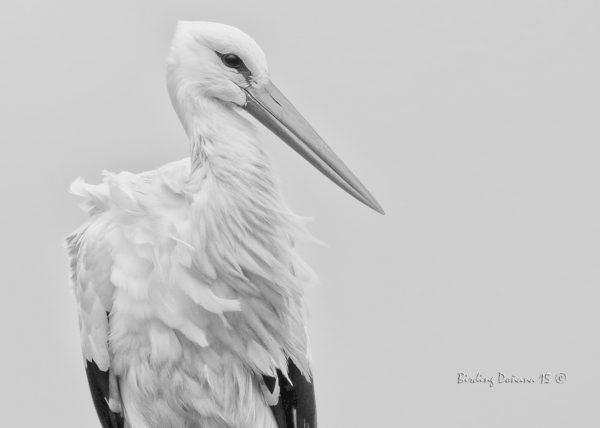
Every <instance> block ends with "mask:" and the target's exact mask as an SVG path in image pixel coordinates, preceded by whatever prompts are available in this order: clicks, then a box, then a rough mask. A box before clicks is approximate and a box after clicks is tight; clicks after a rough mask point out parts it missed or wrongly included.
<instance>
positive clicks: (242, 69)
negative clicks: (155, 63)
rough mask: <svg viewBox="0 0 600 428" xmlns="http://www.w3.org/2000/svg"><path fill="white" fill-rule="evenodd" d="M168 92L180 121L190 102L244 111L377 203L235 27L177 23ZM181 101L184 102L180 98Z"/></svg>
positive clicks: (351, 191) (258, 51)
mask: <svg viewBox="0 0 600 428" xmlns="http://www.w3.org/2000/svg"><path fill="white" fill-rule="evenodd" d="M167 85H168V89H169V95H170V96H171V99H172V101H173V104H174V105H175V108H176V110H177V113H178V114H179V117H180V118H181V120H182V121H183V122H184V125H185V122H186V112H185V111H182V109H185V108H193V107H194V106H193V105H192V106H190V105H189V104H190V103H191V104H195V103H203V102H204V103H207V102H208V103H211V102H217V103H219V104H221V105H225V106H226V107H228V108H230V109H232V110H235V111H237V110H245V111H246V112H248V113H249V114H250V115H251V116H253V117H254V118H255V119H257V120H258V121H259V122H261V123H262V124H263V125H264V126H265V127H267V128H268V129H270V130H271V131H272V132H273V133H274V134H275V135H277V136H278V137H279V138H281V140H283V141H284V142H285V143H287V144H288V145H289V146H290V147H292V148H293V149H294V150H295V151H296V152H298V153H299V154H300V155H301V156H302V157H304V158H305V159H306V160H308V161H309V162H310V163H311V164H312V165H313V166H315V167H316V168H317V169H318V170H319V171H321V172H322V173H323V174H325V175H326V176H327V177H328V178H330V179H331V180H332V181H333V182H335V183H336V184H337V185H339V186H340V187H341V188H343V189H344V190H345V191H346V192H348V193H349V194H351V195H352V196H354V197H355V198H356V199H358V200H359V201H361V202H363V203H364V204H366V205H367V206H369V207H371V208H373V209H374V210H376V211H378V212H380V213H382V214H383V209H382V208H381V205H379V203H378V202H377V201H376V200H375V198H374V197H373V196H372V195H371V194H370V193H369V191H368V190H367V189H366V188H365V186H363V184H362V183H361V182H360V181H359V180H358V179H357V178H356V177H355V176H354V174H352V172H351V171H350V169H349V168H348V167H347V166H346V165H345V164H344V163H343V162H342V161H341V159H339V157H338V156H337V155H336V154H335V153H334V152H333V151H332V150H331V149H330V148H329V146H328V145H327V144H325V142H324V141H323V139H322V138H321V137H320V136H319V135H318V134H317V133H316V131H315V130H314V129H313V128H312V127H311V126H310V124H309V123H308V122H307V121H306V119H304V118H303V117H302V115H301V114H300V113H299V112H298V111H297V110H296V109H295V108H294V106H293V105H292V103H290V101H288V100H287V98H286V97H285V96H284V95H283V94H282V93H281V92H280V91H279V90H278V89H277V87H276V86H275V85H274V84H273V82H271V80H270V77H269V72H268V68H267V61H266V58H265V55H264V53H263V51H262V49H261V48H260V47H259V46H258V44H257V43H256V42H255V41H254V40H253V39H252V38H251V37H250V36H248V35H247V34H245V33H244V32H242V31H240V30H238V29H237V28H234V27H231V26H228V25H224V24H217V23H213V22H179V23H178V25H177V29H176V31H175V36H174V37H173V41H172V44H171V49H170V52H169V56H168V59H167ZM183 100H185V101H183Z"/></svg>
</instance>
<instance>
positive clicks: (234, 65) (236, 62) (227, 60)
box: [215, 51, 252, 84]
mask: <svg viewBox="0 0 600 428" xmlns="http://www.w3.org/2000/svg"><path fill="white" fill-rule="evenodd" d="M215 53H216V54H217V56H218V57H219V58H221V61H222V62H223V64H224V65H225V66H226V67H229V68H231V69H233V70H237V71H238V72H239V73H240V74H241V75H242V76H244V79H246V82H247V83H248V84H250V82H251V80H252V73H251V72H250V70H248V67H246V64H244V61H243V60H242V59H241V58H240V57H239V56H237V55H236V54H233V53H224V54H222V53H220V52H217V51H215Z"/></svg>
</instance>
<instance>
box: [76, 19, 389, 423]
mask: <svg viewBox="0 0 600 428" xmlns="http://www.w3.org/2000/svg"><path fill="white" fill-rule="evenodd" d="M167 63H168V71H167V82H168V91H169V95H170V97H171V101H172V103H173V106H174V108H175V110H176V112H177V114H178V116H179V119H180V120H181V123H182V124H183V127H184V128H185V131H186V132H187V135H188V137H189V141H190V144H191V156H190V158H186V159H183V160H181V161H177V162H172V163H169V164H167V165H164V166H162V167H160V168H158V169H157V170H154V171H149V172H143V173H141V174H132V173H128V172H121V173H119V174H112V173H104V179H103V181H102V183H100V184H98V185H89V184H86V183H85V182H84V181H83V180H82V179H77V180H76V181H75V182H74V183H73V185H72V186H71V191H72V192H73V193H74V194H76V195H79V196H82V197H84V198H85V201H84V203H83V207H84V210H85V211H86V212H87V215H88V219H87V221H86V222H85V223H84V224H83V225H82V226H81V227H80V228H79V229H78V230H77V231H75V232H74V233H73V234H72V235H71V236H69V237H68V239H67V245H68V252H69V256H70V260H71V267H72V280H73V285H74V291H75V296H76V299H77V304H78V309H79V324H80V329H81V342H82V349H83V356H84V358H85V360H86V372H87V377H88V382H89V386H90V389H91V393H92V397H93V399H94V403H95V407H96V410H97V413H98V416H99V418H100V421H101V423H102V426H103V427H110V428H114V427H132V428H143V427H153V428H154V427H156V428H167V427H190V428H191V427H202V428H217V427H219V428H221V427H228V428H284V427H285V428H308V427H310V428H315V427H316V412H315V400H314V389H313V385H312V379H311V368H310V358H309V346H308V339H307V334H306V323H305V308H304V303H303V292H304V291H303V290H304V288H305V286H306V285H307V283H309V282H311V281H312V280H313V278H314V276H313V275H312V274H311V271H310V269H309V268H308V266H306V264H305V263H303V261H302V260H301V258H300V257H299V255H298V254H297V252H296V250H295V249H294V242H295V240H297V239H301V238H302V237H303V234H304V229H303V225H302V221H301V220H300V219H299V218H298V217H297V216H295V215H294V214H293V213H292V212H290V210H289V209H288V208H287V206H286V205H285V203H284V201H283V199H282V197H281V195H280V192H279V189H278V186H277V183H276V180H275V178H274V176H273V174H272V172H271V166H270V164H269V160H268V158H267V156H266V155H265V153H264V152H263V148H262V145H261V143H260V141H259V139H258V137H257V133H256V131H255V128H254V126H253V124H252V122H251V118H250V117H249V116H248V113H249V115H250V116H253V117H254V118H256V119H257V120H258V121H259V122H261V123H262V124H263V125H265V126H266V127H267V128H268V129H270V130H271V131H272V132H274V133H275V134H276V135H277V136H278V137H279V138H281V140H283V141H284V142H285V143H287V144H289V145H290V146H291V147H292V148H293V149H294V150H296V151H297V152H298V153H299V154H301V155H302V156H303V157H304V158H306V159H307V160H308V161H309V162H311V163H312V164H313V165H314V166H315V167H316V168H317V169H319V170H320V171H321V172H322V173H324V174H325V175H326V176H327V177H329V178H330V179H331V180H333V181H334V182H335V183H337V184H338V185H339V186H340V187H342V188H343V189H344V190H346V191H347V192H348V193H350V194H351V195H352V196H354V197H356V198H357V199H359V200H360V201H362V202H363V203H365V204H366V205H368V206H370V207H371V208H373V209H375V210H377V211H379V212H381V213H383V211H382V209H381V207H380V205H379V204H378V203H377V202H376V201H375V199H374V198H373V197H372V196H371V195H370V194H369V192H368V191H367V190H366V189H365V187H364V186H363V185H362V184H361V183H360V182H359V181H358V180H357V179H356V177H354V176H353V175H352V173H351V172H350V171H349V170H348V168H347V167H346V166H345V165H344V164H343V163H342V161H341V160H340V159H339V158H338V157H337V156H336V155H335V154H334V153H333V152H332V151H331V150H330V149H329V147H328V146H327V145H326V144H325V143H324V142H323V140H322V139H321V138H320V137H319V136H318V135H317V133H316V132H315V131H314V130H313V129H312V128H311V127H310V125H309V124H308V123H307V122H306V120H304V119H303V118H302V116H301V115H300V114H299V113H298V112H297V111H296V109H295V108H294V107H293V106H292V104H291V103H290V102H289V101H288V100H287V99H286V98H285V97H284V96H283V95H282V94H281V92H279V90H277V88H276V87H275V86H274V85H273V83H272V82H271V81H270V78H269V73H268V71H267V63H266V60H265V56H264V54H263V52H262V50H261V49H260V48H259V46H258V45H257V44H256V42H255V41H254V40H252V39H251V38H250V37H249V36H247V35H246V34H244V33H243V32H241V31H240V30H238V29H236V28H232V27H229V26H226V25H222V24H216V23H209V22H180V23H178V25H177V29H176V32H175V35H174V38H173V42H172V45H171V49H170V52H169V55H168V62H167Z"/></svg>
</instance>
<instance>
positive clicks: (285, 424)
mask: <svg viewBox="0 0 600 428" xmlns="http://www.w3.org/2000/svg"><path fill="white" fill-rule="evenodd" d="M263 379H264V381H265V384H266V385H267V388H269V390H270V391H271V392H273V391H274V389H275V387H276V385H277V383H279V388H280V393H279V401H278V402H277V404H275V405H274V406H271V410H272V411H273V415H274V416H275V420H276V421H277V426H278V428H317V408H316V405H315V389H314V386H313V384H312V382H311V380H310V379H307V378H305V377H304V375H302V373H301V372H300V370H299V369H298V367H296V364H294V362H293V361H292V360H291V359H289V360H288V375H287V377H286V376H284V375H283V373H282V372H281V371H279V370H277V379H275V378H274V377H270V376H263ZM288 379H289V380H288Z"/></svg>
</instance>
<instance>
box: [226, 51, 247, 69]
mask: <svg viewBox="0 0 600 428" xmlns="http://www.w3.org/2000/svg"><path fill="white" fill-rule="evenodd" d="M221 61H223V64H225V65H226V66H227V67H229V68H242V66H243V65H244V61H242V59H241V58H240V57H239V56H237V55H236V54H224V55H222V56H221Z"/></svg>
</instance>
